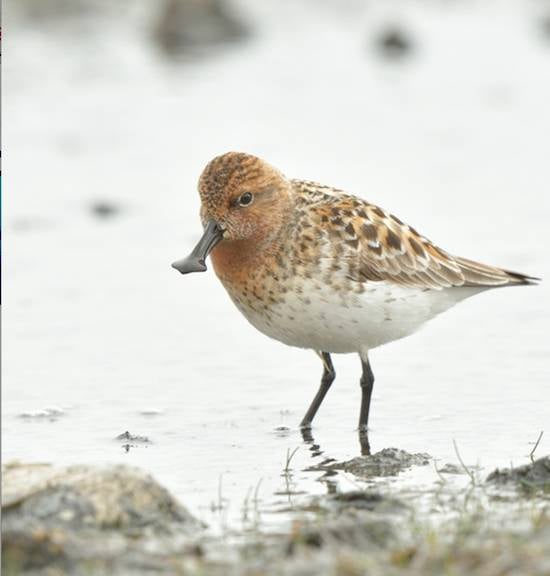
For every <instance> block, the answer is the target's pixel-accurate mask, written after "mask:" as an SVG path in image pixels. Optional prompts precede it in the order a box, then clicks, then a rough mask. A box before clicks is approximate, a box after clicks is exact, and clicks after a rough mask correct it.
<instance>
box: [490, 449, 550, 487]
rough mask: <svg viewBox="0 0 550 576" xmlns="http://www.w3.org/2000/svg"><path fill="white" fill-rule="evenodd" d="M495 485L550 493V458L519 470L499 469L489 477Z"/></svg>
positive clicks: (544, 458) (546, 457) (540, 459)
mask: <svg viewBox="0 0 550 576" xmlns="http://www.w3.org/2000/svg"><path fill="white" fill-rule="evenodd" d="M487 482H489V483H493V484H515V485H516V486H518V487H520V488H525V489H527V490H539V489H541V490H548V491H550V456H544V457H542V458H539V459H538V460H535V461H534V462H531V463H530V464H526V465H525V466H519V467H518V468H503V469H500V468H497V469H496V470H494V471H493V472H491V474H489V476H488V477H487Z"/></svg>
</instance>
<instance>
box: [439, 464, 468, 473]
mask: <svg viewBox="0 0 550 576" xmlns="http://www.w3.org/2000/svg"><path fill="white" fill-rule="evenodd" d="M437 471H438V472H439V473H440V474H466V470H464V468H461V467H460V466H457V465H456V464H451V463H450V462H448V463H447V464H445V466H442V467H441V468H438V469H437Z"/></svg>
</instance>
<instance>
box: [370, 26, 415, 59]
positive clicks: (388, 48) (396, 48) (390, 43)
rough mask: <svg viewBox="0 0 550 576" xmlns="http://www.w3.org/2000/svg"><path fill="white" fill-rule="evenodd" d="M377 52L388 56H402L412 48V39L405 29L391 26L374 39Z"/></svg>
mask: <svg viewBox="0 0 550 576" xmlns="http://www.w3.org/2000/svg"><path fill="white" fill-rule="evenodd" d="M376 47H377V49H378V51H379V52H381V53H382V54H383V55H384V56H386V57H389V58H402V57H403V56H405V55H407V54H408V53H409V52H410V51H411V50H412V40H411V39H410V37H409V35H408V34H407V33H406V32H405V30H403V29H401V28H398V27H396V26H391V27H389V28H387V29H386V30H384V31H383V32H382V33H381V34H380V35H379V36H378V38H377V39H376Z"/></svg>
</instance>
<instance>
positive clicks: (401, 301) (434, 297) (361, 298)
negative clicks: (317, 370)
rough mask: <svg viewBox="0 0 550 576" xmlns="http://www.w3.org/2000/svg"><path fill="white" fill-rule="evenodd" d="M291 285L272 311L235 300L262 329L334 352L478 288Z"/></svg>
mask: <svg viewBox="0 0 550 576" xmlns="http://www.w3.org/2000/svg"><path fill="white" fill-rule="evenodd" d="M308 288H310V287H308V286H307V285H304V286H303V290H302V291H301V293H296V292H292V291H289V292H287V293H286V294H285V300H284V302H282V303H279V304H275V305H273V306H271V308H270V310H269V311H268V312H261V313H258V312H255V311H254V310H251V309H249V308H247V307H246V306H244V305H242V304H241V303H238V302H235V303H236V305H237V307H238V308H239V309H240V310H241V312H242V313H243V314H244V315H245V316H246V318H247V319H248V320H249V321H250V323H251V324H252V325H253V326H255V327H256V328H257V329H258V330H260V331H261V332H263V333H264V334H266V335H267V336H270V337H271V338H274V339H276V340H279V341H281V342H284V343H285V344H288V345H289V346H297V347H300V348H311V349H313V350H318V351H323V352H334V353H349V352H365V351H368V350H371V349H372V348H376V347H377V346H381V345H382V344H386V343H387V342H391V341H393V340H398V339H399V338H404V337H405V336H408V335H409V334H412V333H414V332H416V331H417V330H418V329H419V328H420V327H421V326H422V324H424V323H425V322H427V321H428V320H430V319H431V318H433V317H434V316H437V315H438V314H439V313H441V312H443V311H445V310H447V309H449V308H451V307H452V306H453V305H454V304H456V303H457V302H459V301H461V300H463V299H465V298H468V297H469V296H473V295H474V294H476V293H478V292H480V289H479V288H449V289H443V290H426V289H421V288H405V287H399V286H395V285H393V284H388V283H384V282H378V283H372V284H370V285H368V286H367V287H366V290H365V291H364V292H362V293H359V294H353V293H351V294H348V295H346V296H342V294H341V293H338V292H337V291H335V290H334V289H332V288H330V287H323V288H322V289H321V290H315V289H314V287H313V286H311V289H308Z"/></svg>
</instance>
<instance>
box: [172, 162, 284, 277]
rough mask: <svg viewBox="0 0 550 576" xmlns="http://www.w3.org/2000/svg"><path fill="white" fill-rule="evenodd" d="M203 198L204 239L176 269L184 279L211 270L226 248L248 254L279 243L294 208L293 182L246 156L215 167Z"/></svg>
mask: <svg viewBox="0 0 550 576" xmlns="http://www.w3.org/2000/svg"><path fill="white" fill-rule="evenodd" d="M199 193H200V197H201V220H202V224H203V227H204V234H203V237H202V238H201V240H200V241H199V244H198V245H197V246H196V247H195V249H194V250H193V252H192V253H191V254H190V255H189V256H188V257H187V258H185V259H183V260H180V261H178V262H175V263H174V264H173V265H172V266H173V267H174V268H176V269H177V270H179V271H180V272H181V273H182V274H186V273H188V272H199V271H201V272H202V271H204V270H206V265H205V262H204V261H205V259H206V256H207V255H208V254H209V253H210V252H211V251H212V250H213V248H214V247H215V246H216V245H217V244H219V243H220V242H223V243H224V244H226V243H232V242H239V245H241V244H242V247H240V249H242V250H243V251H246V250H251V249H252V247H254V249H258V248H259V247H261V246H264V245H265V244H267V243H269V242H271V241H273V240H274V239H275V238H276V237H277V235H278V233H279V232H280V230H281V227H282V225H283V223H284V221H285V217H286V216H287V212H288V210H289V207H290V183H289V181H288V180H287V179H286V178H285V177H284V176H283V175H282V174H281V173H280V172H279V171H278V170H276V169H275V168H273V167H272V166H270V165H269V164H268V163H267V162H264V161H263V160H261V159H260V158H257V157H256V156H252V155H250V154H244V153H242V152H228V153H226V154H222V155H221V156H217V157H216V158H214V159H213V160H212V161H211V162H209V164H208V165H207V166H206V168H205V169H204V171H203V173H202V174H201V177H200V180H199ZM247 245H248V246H247Z"/></svg>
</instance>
